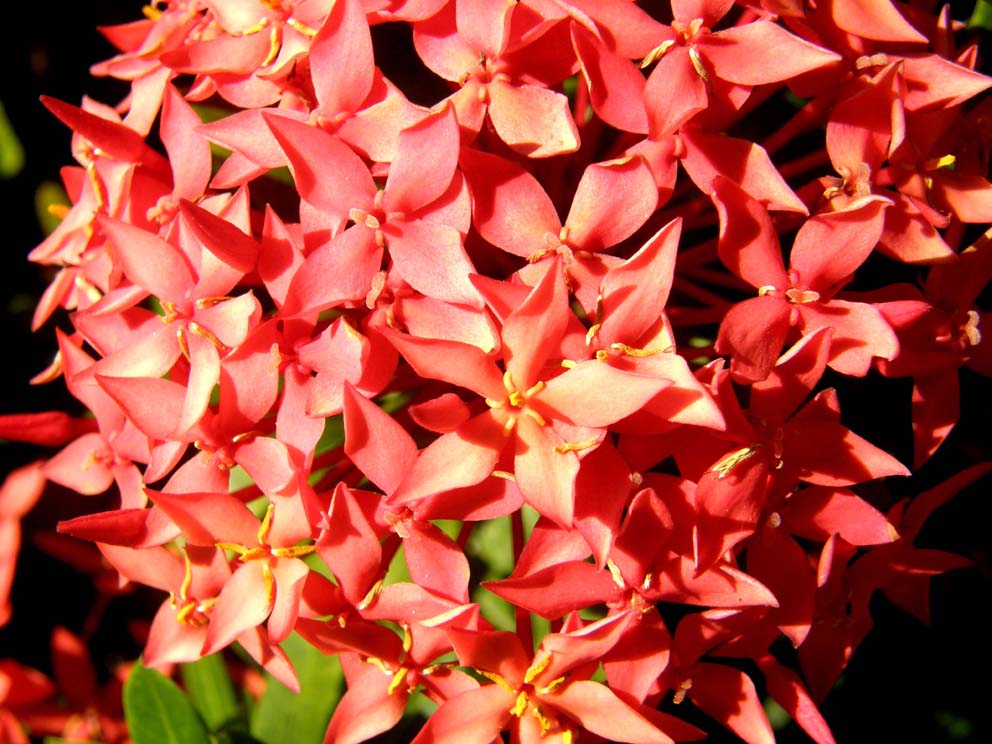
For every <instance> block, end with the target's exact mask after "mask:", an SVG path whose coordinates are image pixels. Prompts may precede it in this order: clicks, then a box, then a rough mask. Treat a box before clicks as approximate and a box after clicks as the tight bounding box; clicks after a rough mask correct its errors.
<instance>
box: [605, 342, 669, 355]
mask: <svg viewBox="0 0 992 744" xmlns="http://www.w3.org/2000/svg"><path fill="white" fill-rule="evenodd" d="M610 348H611V349H613V350H614V351H621V352H623V353H624V354H626V355H627V356H632V357H649V356H654V355H655V354H661V353H662V351H664V349H636V348H634V347H633V346H627V344H621V343H615V344H610Z"/></svg>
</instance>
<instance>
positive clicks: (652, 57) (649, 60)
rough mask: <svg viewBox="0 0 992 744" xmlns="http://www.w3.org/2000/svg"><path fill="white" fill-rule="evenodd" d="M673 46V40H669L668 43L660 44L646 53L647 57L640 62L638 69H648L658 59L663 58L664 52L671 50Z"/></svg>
mask: <svg viewBox="0 0 992 744" xmlns="http://www.w3.org/2000/svg"><path fill="white" fill-rule="evenodd" d="M674 44H675V39H669V40H668V41H663V42H661V43H660V44H659V45H658V46H656V47H655V48H654V49H652V50H651V51H650V52H648V56H647V57H645V58H644V59H642V60H641V64H640V68H641V69H642V70H643V69H644V68H645V67H650V66H651V65H653V64H654V63H655V62H657V61H658V60H659V59H661V58H662V57H664V56H665V52H667V51H668V50H669V49H671V48H672V46H673V45H674Z"/></svg>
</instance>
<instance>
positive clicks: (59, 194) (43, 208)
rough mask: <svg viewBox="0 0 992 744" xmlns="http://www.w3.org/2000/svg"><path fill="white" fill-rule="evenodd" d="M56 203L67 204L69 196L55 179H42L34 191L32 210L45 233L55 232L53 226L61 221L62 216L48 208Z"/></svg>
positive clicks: (56, 225)
mask: <svg viewBox="0 0 992 744" xmlns="http://www.w3.org/2000/svg"><path fill="white" fill-rule="evenodd" d="M56 205H61V206H66V207H68V206H69V197H68V195H66V193H65V189H63V188H62V187H61V186H60V185H59V184H57V183H55V181H42V182H41V183H40V184H38V188H37V189H36V190H35V192H34V211H35V214H36V215H37V217H38V224H39V225H41V230H42V232H44V233H45V235H51V234H52V233H53V232H55V228H56V227H58V226H59V223H61V222H62V218H61V217H59V216H58V215H56V214H53V213H52V211H51V209H50V207H54V206H56Z"/></svg>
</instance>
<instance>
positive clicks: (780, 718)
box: [763, 697, 792, 731]
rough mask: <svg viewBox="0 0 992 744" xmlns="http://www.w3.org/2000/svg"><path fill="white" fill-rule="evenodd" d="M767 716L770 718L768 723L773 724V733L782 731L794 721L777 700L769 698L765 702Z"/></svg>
mask: <svg viewBox="0 0 992 744" xmlns="http://www.w3.org/2000/svg"><path fill="white" fill-rule="evenodd" d="M763 705H764V709H765V716H767V717H768V723H770V724H771V726H772V730H773V731H781V730H782V729H784V728H785V727H786V726H788V725H789V723H790V722H791V721H792V718H791V717H790V716H789V713H788V712H787V711H786V710H785V708H783V707H782V706H781V705H779V704H778V703H777V702H775V700H773V699H772V698H770V697H768V698H765V700H764V704H763Z"/></svg>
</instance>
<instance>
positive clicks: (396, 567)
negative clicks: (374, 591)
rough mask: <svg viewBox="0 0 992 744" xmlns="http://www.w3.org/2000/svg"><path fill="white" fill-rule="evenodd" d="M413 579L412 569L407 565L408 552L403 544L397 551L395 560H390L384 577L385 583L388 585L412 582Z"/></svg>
mask: <svg viewBox="0 0 992 744" xmlns="http://www.w3.org/2000/svg"><path fill="white" fill-rule="evenodd" d="M412 581H413V579H412V578H410V569H409V567H408V566H407V565H406V554H405V553H404V552H403V546H402V545H401V546H400V547H399V550H397V551H396V555H394V556H393V560H391V561H390V562H389V570H387V571H386V577H385V578H384V579H383V581H382V583H383V585H386V586H388V585H389V584H400V583H408V582H412Z"/></svg>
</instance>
